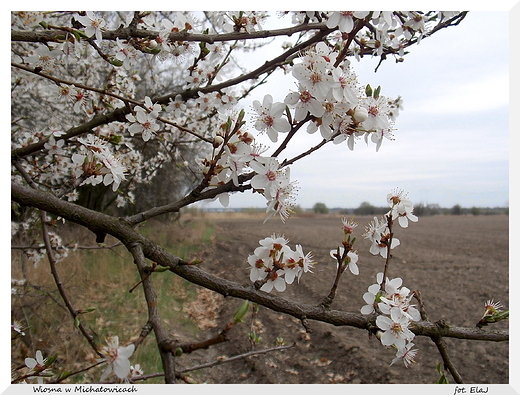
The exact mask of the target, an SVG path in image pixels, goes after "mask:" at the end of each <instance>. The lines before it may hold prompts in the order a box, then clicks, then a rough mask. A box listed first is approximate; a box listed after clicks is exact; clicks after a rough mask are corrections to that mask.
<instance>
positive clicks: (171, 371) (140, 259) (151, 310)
mask: <svg viewBox="0 0 520 395" xmlns="http://www.w3.org/2000/svg"><path fill="white" fill-rule="evenodd" d="M127 248H128V250H129V251H130V253H131V254H132V256H133V257H134V263H135V264H136V266H137V268H138V270H139V274H140V275H141V279H142V284H143V290H144V297H145V299H146V306H147V308H148V322H149V323H150V324H151V326H152V327H153V331H154V333H155V340H156V341H157V346H158V348H159V353H160V355H161V359H162V365H163V369H164V376H165V377H164V380H165V383H166V384H173V383H175V361H174V357H173V355H172V354H171V353H170V352H167V351H164V350H163V349H162V348H161V343H162V342H164V341H165V340H166V339H167V333H166V331H165V330H164V328H163V326H162V323H161V317H160V314H159V309H158V307H157V294H156V292H155V289H154V286H153V283H152V278H151V277H150V276H149V275H148V273H146V271H145V268H146V267H147V265H146V259H145V256H144V254H143V249H142V247H141V245H140V244H139V243H134V244H132V245H130V246H127Z"/></svg>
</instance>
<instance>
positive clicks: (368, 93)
mask: <svg viewBox="0 0 520 395" xmlns="http://www.w3.org/2000/svg"><path fill="white" fill-rule="evenodd" d="M365 94H366V95H367V97H370V96H372V87H371V86H370V84H367V86H366V88H365Z"/></svg>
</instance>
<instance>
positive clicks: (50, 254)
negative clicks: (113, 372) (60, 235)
mask: <svg viewBox="0 0 520 395" xmlns="http://www.w3.org/2000/svg"><path fill="white" fill-rule="evenodd" d="M40 219H41V226H42V236H43V243H44V244H45V248H46V250H47V257H48V259H49V265H50V268H51V273H52V277H53V278H54V282H55V283H56V287H57V288H58V292H59V293H60V296H61V298H62V299H63V301H64V302H65V306H66V307H67V310H68V311H69V313H70V315H71V316H72V318H73V319H74V321H75V324H76V325H77V328H78V329H79V330H80V332H81V333H82V334H83V336H84V337H85V338H86V339H87V341H88V343H89V344H90V346H91V347H92V349H93V350H94V351H95V353H96V354H97V355H99V356H100V357H103V355H102V354H101V353H100V352H99V350H98V347H97V345H96V342H95V341H94V337H93V336H92V335H91V334H90V333H88V331H87V330H86V329H85V327H84V326H83V324H82V323H81V321H78V320H77V317H78V315H79V313H78V310H76V309H75V308H74V306H73V305H72V303H71V301H70V299H69V297H68V295H67V292H66V291H65V287H64V286H63V284H62V282H61V278H60V276H59V273H58V270H57V268H56V260H55V259H54V254H53V252H52V246H51V242H50V239H49V232H48V231H47V224H46V221H45V212H44V211H40Z"/></svg>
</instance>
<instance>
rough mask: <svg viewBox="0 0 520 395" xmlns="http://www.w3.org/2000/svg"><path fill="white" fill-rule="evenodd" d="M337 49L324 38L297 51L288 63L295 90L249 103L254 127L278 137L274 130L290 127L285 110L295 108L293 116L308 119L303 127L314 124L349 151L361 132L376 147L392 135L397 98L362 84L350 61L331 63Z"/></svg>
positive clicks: (399, 105) (398, 105) (399, 104)
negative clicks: (295, 58) (279, 97)
mask: <svg viewBox="0 0 520 395" xmlns="http://www.w3.org/2000/svg"><path fill="white" fill-rule="evenodd" d="M337 56H338V52H337V51H336V50H335V49H333V48H330V47H329V46H328V45H327V44H325V43H324V42H320V43H318V44H316V45H315V46H314V47H313V48H311V49H309V50H308V51H307V52H305V53H304V54H302V56H301V57H300V58H299V59H298V61H299V62H298V63H297V64H296V65H295V66H294V67H293V68H292V75H293V76H294V77H295V78H296V80H297V86H298V90H297V91H295V92H290V93H289V94H287V96H286V97H285V99H284V102H283V103H281V102H273V98H272V96H271V95H265V96H264V99H263V102H262V103H260V102H259V101H258V100H255V101H254V102H253V109H254V111H255V112H256V114H255V124H254V126H255V128H256V130H259V131H262V132H265V133H267V135H268V136H269V138H270V139H271V141H273V142H277V141H278V133H286V132H289V131H290V130H291V124H290V122H289V120H288V119H286V118H284V117H283V115H284V111H286V108H287V109H288V107H290V108H291V109H293V111H294V115H293V116H292V121H293V122H295V123H298V122H303V123H305V122H307V121H310V122H309V123H308V126H307V132H308V133H311V134H312V133H315V132H316V131H317V130H318V129H319V130H320V134H321V136H322V137H323V139H325V140H327V141H329V140H331V139H332V138H333V139H334V143H335V144H339V143H341V142H343V141H347V145H348V147H349V148H350V149H351V150H353V149H354V143H355V141H356V140H357V139H359V138H360V137H361V136H363V135H364V136H365V141H367V142H368V137H369V136H370V139H371V141H372V142H374V143H376V150H379V147H380V146H381V143H382V139H383V137H386V138H389V139H392V133H391V130H392V125H393V120H395V117H396V116H397V115H398V113H399V109H400V108H402V100H401V99H400V98H398V99H393V100H392V99H388V98H386V97H384V96H381V95H380V94H379V90H378V91H377V92H372V91H371V90H370V89H363V88H362V87H361V85H360V84H359V82H358V80H357V76H356V75H355V73H354V72H353V71H352V70H351V69H350V67H349V63H348V61H347V62H341V63H340V64H339V65H337V66H336V65H335V63H336V58H337Z"/></svg>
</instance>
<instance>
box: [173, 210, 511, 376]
mask: <svg viewBox="0 0 520 395" xmlns="http://www.w3.org/2000/svg"><path fill="white" fill-rule="evenodd" d="M355 220H356V221H357V222H359V226H358V228H356V230H357V232H356V236H357V237H358V240H357V242H356V247H357V249H358V251H359V255H360V258H359V261H358V266H359V270H360V274H359V275H358V276H354V275H352V274H351V273H350V272H348V271H347V272H345V274H344V276H343V277H342V279H341V281H340V287H339V290H338V295H337V297H336V299H335V300H334V302H333V304H332V307H331V308H332V309H337V310H347V311H353V312H359V309H360V308H361V307H362V306H363V305H364V304H365V303H364V301H363V299H362V295H363V293H364V292H366V290H367V287H368V286H369V285H371V284H373V283H375V277H376V274H377V273H378V272H381V271H382V270H383V266H384V261H383V259H382V258H380V257H376V256H372V255H371V254H370V253H369V252H368V247H369V245H368V241H367V240H365V239H363V238H362V237H361V234H362V233H363V231H364V226H365V225H366V224H367V223H368V222H369V221H370V220H371V218H370V217H365V218H355ZM508 220H509V217H507V216H500V215H492V216H432V217H424V218H420V219H419V222H418V223H412V224H411V225H410V226H409V227H408V228H407V229H402V228H399V227H397V228H396V231H395V233H396V237H397V238H398V239H400V241H401V245H400V246H398V247H396V248H395V249H394V250H393V260H392V261H391V266H390V271H389V273H388V276H389V277H390V278H394V277H401V278H402V279H403V285H404V286H406V287H408V288H410V289H411V290H419V291H420V293H421V294H422V297H423V300H424V303H425V309H426V312H427V314H428V316H429V318H430V320H431V321H437V320H441V319H442V320H444V321H446V323H448V324H451V325H455V326H474V325H475V324H476V323H477V322H478V320H479V318H480V316H481V315H482V313H483V306H484V303H485V302H486V301H487V300H489V299H494V300H495V301H500V302H501V303H502V304H503V305H504V306H505V307H506V308H508V307H509V286H508V284H509V258H508V256H509V255H508V254H509V231H508V230H509V222H508ZM214 223H215V226H216V227H217V232H216V235H215V240H214V242H213V243H212V244H211V246H209V247H208V248H207V250H206V251H205V253H204V255H205V256H204V263H202V264H201V266H202V267H203V268H204V269H205V270H208V271H210V272H212V273H214V274H217V275H219V276H221V277H224V278H228V279H230V280H234V281H237V282H239V283H244V284H247V283H250V280H249V271H248V269H247V268H248V264H247V261H246V259H247V256H248V255H249V254H252V253H253V250H254V249H255V248H256V247H257V246H258V241H259V240H260V239H262V238H264V237H267V236H270V235H271V234H272V233H274V232H277V233H283V234H284V235H285V236H286V237H287V238H289V239H290V241H291V243H290V244H291V246H292V247H293V248H294V245H295V244H301V245H302V246H303V250H304V252H305V253H307V252H308V251H311V250H312V251H313V253H314V256H315V260H316V261H317V262H318V265H316V266H315V268H314V270H313V272H314V273H313V274H310V273H306V274H305V275H303V276H302V278H301V281H300V283H299V284H297V283H296V282H295V283H293V284H292V285H288V286H287V290H286V291H285V292H284V293H282V294H279V295H280V296H282V297H284V298H286V299H290V300H296V301H299V302H302V303H308V304H319V303H320V302H321V301H322V300H323V298H324V297H325V296H326V295H327V294H328V292H329V289H330V286H331V285H332V282H333V279H334V275H335V273H334V272H335V266H336V265H335V264H334V261H333V260H332V258H331V257H330V256H329V251H330V250H331V249H333V248H336V247H337V246H338V245H339V244H340V243H341V240H342V237H343V234H342V229H341V221H340V218H339V217H331V216H315V217H314V216H312V217H303V216H300V217H294V218H290V219H289V220H288V221H287V223H286V224H285V225H283V224H281V223H280V222H279V221H278V220H275V219H271V220H270V221H268V222H267V223H266V224H262V219H257V218H231V219H229V218H226V217H225V216H221V217H219V218H217V219H215V220H214ZM272 292H273V293H276V291H275V290H273V291H272ZM203 296H204V298H203V304H205V305H206V306H207V307H208V309H209V310H218V312H219V314H218V318H217V319H216V320H215V325H217V326H216V327H214V328H210V329H206V330H204V331H203V333H202V336H200V337H201V338H204V337H211V336H213V335H216V334H217V333H218V332H219V331H220V330H222V329H223V328H224V326H225V324H226V323H227V322H229V321H230V320H231V319H232V316H233V313H234V312H235V310H236V309H237V308H238V306H240V304H241V302H242V301H241V300H237V299H234V298H225V299H218V302H215V303H213V304H211V303H210V302H208V300H210V299H208V297H207V295H203ZM252 318H253V317H252V315H251V313H249V314H248V315H247V316H246V318H245V322H244V323H243V324H240V325H237V326H235V327H234V328H233V329H232V330H231V332H230V333H229V339H230V340H229V341H228V342H225V343H222V344H220V345H217V346H215V347H212V348H210V349H209V350H204V351H198V352H195V353H193V354H191V355H185V356H183V357H182V358H179V359H178V361H179V362H180V363H181V364H182V365H184V366H185V367H188V366H192V365H193V364H196V363H203V362H207V361H210V360H212V359H214V358H218V357H231V356H234V355H237V354H240V353H245V352H248V351H251V350H252V348H254V349H255V350H260V349H263V348H268V347H272V346H274V345H275V342H276V338H278V337H281V338H283V339H284V340H285V342H286V344H292V343H293V342H294V343H295V346H294V347H292V348H290V349H288V350H285V351H276V352H271V353H268V354H264V355H258V356H255V357H247V358H242V359H239V360H237V361H234V362H229V363H225V364H221V365H217V366H214V367H212V368H208V369H203V370H201V371H199V372H195V373H193V377H194V378H195V379H197V380H201V381H205V382H207V383H237V384H260V383H298V384H310V383H316V384H323V383H374V384H376V383H382V384H385V383H425V384H431V383H434V382H435V381H436V380H437V379H438V377H439V375H438V372H437V370H436V368H435V367H436V365H437V363H439V362H440V361H441V357H440V354H439V352H438V351H437V348H436V347H435V345H434V344H433V342H432V341H431V340H430V339H429V338H426V337H422V336H418V337H416V339H415V344H416V346H417V348H419V354H418V356H417V358H416V360H417V363H416V364H414V365H412V366H411V367H410V368H409V369H406V368H405V367H404V365H403V364H402V363H399V364H397V365H393V366H389V365H390V362H391V361H392V358H393V357H394V354H395V353H394V352H393V351H392V350H389V349H386V348H385V347H383V346H382V345H381V344H380V343H379V341H378V340H377V339H376V338H373V337H372V338H369V336H368V333H367V332H365V331H363V330H359V329H356V328H350V327H334V326H332V325H329V324H324V323H321V322H316V321H310V328H311V329H312V333H306V331H305V329H304V327H303V326H302V324H301V323H300V322H299V321H298V320H297V319H295V318H293V317H289V316H285V315H283V314H280V313H277V312H273V311H271V310H269V309H267V308H265V307H260V309H259V311H258V313H257V315H256V317H254V320H252ZM205 324H206V328H207V327H208V325H207V322H206V323H205ZM252 328H254V329H255V330H256V331H257V332H258V333H259V334H260V336H261V338H262V340H261V341H260V343H259V344H257V345H255V346H254V347H252V345H251V343H250V342H249V341H248V338H247V334H248V333H249V332H250V331H251V329H252ZM488 328H489V329H507V328H508V322H507V321H505V322H500V323H497V324H494V325H493V326H492V327H485V328H484V330H486V329H488ZM446 343H447V344H448V345H449V350H450V351H449V352H450V356H451V358H452V360H453V363H454V364H455V366H456V367H457V369H458V371H459V373H460V375H461V376H462V378H463V379H464V381H465V382H466V383H481V384H500V383H501V384H507V383H508V382H509V342H498V343H495V342H484V341H474V340H458V339H446ZM448 379H449V380H450V383H454V381H453V379H452V378H451V376H449V375H448Z"/></svg>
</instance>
